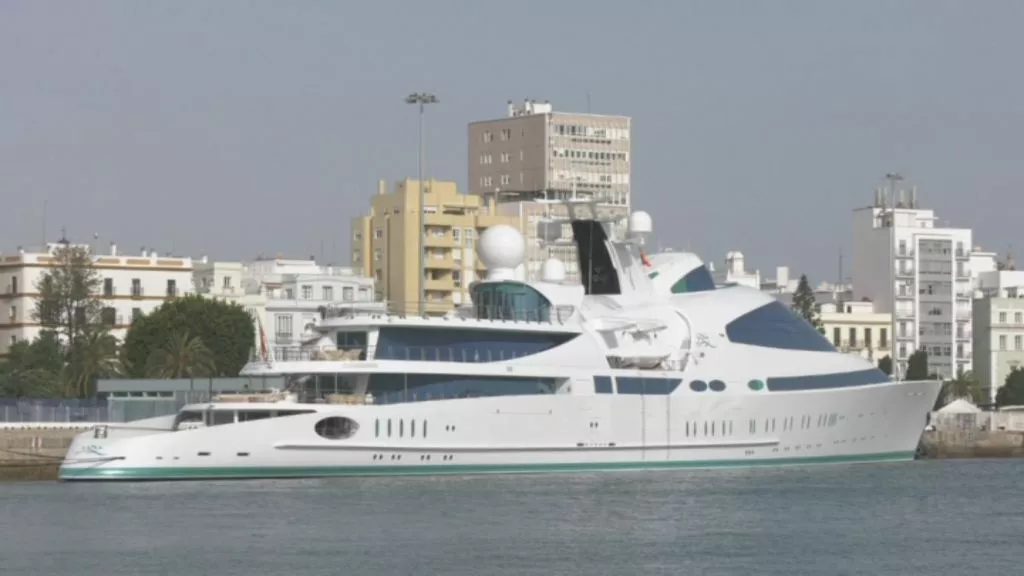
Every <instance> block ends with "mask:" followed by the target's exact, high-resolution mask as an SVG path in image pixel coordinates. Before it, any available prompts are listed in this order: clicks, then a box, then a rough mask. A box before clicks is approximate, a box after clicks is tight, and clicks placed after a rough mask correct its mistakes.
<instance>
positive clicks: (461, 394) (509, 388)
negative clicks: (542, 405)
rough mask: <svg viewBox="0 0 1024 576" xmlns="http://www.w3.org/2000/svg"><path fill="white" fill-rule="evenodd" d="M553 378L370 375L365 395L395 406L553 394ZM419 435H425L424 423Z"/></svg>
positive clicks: (554, 385)
mask: <svg viewBox="0 0 1024 576" xmlns="http://www.w3.org/2000/svg"><path fill="white" fill-rule="evenodd" d="M555 388H556V381H555V379H554V378H513V377H506V376H459V375H445V374H379V373H377V374H370V377H369V383H368V384H367V393H369V394H370V395H372V396H373V403H374V404H395V403H401V402H420V401H426V400H441V399H454V398H476V397H484V396H531V395H541V394H543V395H547V394H554V392H555ZM423 434H424V435H426V423H424V429H423Z"/></svg>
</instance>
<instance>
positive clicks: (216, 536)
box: [0, 461, 1024, 576]
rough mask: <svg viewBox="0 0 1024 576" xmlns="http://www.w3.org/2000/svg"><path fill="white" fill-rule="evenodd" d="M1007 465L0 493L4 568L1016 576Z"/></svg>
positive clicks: (1014, 475) (1012, 473)
mask: <svg viewBox="0 0 1024 576" xmlns="http://www.w3.org/2000/svg"><path fill="white" fill-rule="evenodd" d="M1022 473H1024V463H1022V462H1020V461H991V462H980V461H956V462H950V461H947V462H915V463H906V464H886V465H857V466H821V467H805V468H778V469H750V470H714V471H671V472H626V473H596V474H585V475H583V474H581V475H522V476H475V477H461V478H451V477H438V478H346V479H318V480H274V481H243V482H182V483H158V482H155V483H132V484H55V483H34V484H8V485H4V486H2V487H0V510H3V515H2V516H0V531H2V532H0V533H2V534H3V538H2V540H0V558H2V563H3V564H2V566H3V570H2V573H3V574H12V575H13V574H18V575H22V574H58V573H59V574H74V575H76V576H93V575H103V576H109V575H113V574H132V575H140V574H161V575H164V574H175V575H191V574H197V575H198V574H217V575H218V576H229V575H235V574H238V575H242V574H245V575H247V576H248V575H254V574H293V575H296V576H299V575H307V574H308V575H313V574H324V575H327V574H330V575H332V576H334V575H338V574H466V575H474V576H476V575H479V574H481V573H486V574H488V575H489V576H493V575H495V574H509V575H521V574H545V575H549V574H586V575H588V576H592V575H599V574H636V573H641V572H642V573H655V574H658V573H665V574H742V575H750V574H779V575H783V574H785V575H789V574H871V575H876V574H900V575H906V574H922V575H928V576H940V575H954V574H955V575H957V576H959V575H962V574H967V573H975V572H977V571H984V572H992V573H1001V574H1013V573H1017V572H1018V570H1019V566H1018V563H1019V552H1020V550H1022V549H1024V548H1022V547H1021V544H1020V526H1022V525H1024V507H1021V506H1019V505H1017V502H1018V484H1019V480H1018V479H1019V477H1020V475H1021V474H1022Z"/></svg>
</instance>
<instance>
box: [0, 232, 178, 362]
mask: <svg viewBox="0 0 1024 576" xmlns="http://www.w3.org/2000/svg"><path fill="white" fill-rule="evenodd" d="M64 245H69V244H67V243H66V242H58V243H52V244H48V245H47V246H46V248H45V249H41V250H35V251H25V250H19V251H18V253H16V254H7V255H0V288H2V289H3V293H2V294H0V303H2V305H3V308H5V310H3V312H0V355H6V354H7V353H8V351H9V350H10V347H11V345H12V344H14V343H16V342H19V341H22V340H27V341H32V340H34V339H35V338H36V337H37V336H38V335H39V333H40V332H41V331H42V330H43V326H42V325H41V324H39V322H38V321H37V320H36V318H35V308H36V302H37V301H38V296H39V293H38V290H37V288H36V286H37V285H38V283H39V281H40V279H41V278H42V277H43V275H44V274H46V272H47V271H48V270H50V269H52V268H53V266H54V265H55V263H56V262H57V260H56V257H55V254H56V251H57V250H58V249H59V248H61V247H62V246H64ZM81 247H83V248H86V249H90V250H91V247H90V246H88V245H81ZM92 265H93V268H94V269H95V271H96V273H97V274H98V275H99V277H100V279H101V283H100V288H99V291H98V293H97V294H96V298H97V299H98V300H101V301H102V302H103V308H102V310H101V312H100V318H99V321H100V322H102V323H103V324H105V325H106V326H107V327H108V328H109V329H110V333H111V334H112V335H113V336H115V337H117V338H119V339H123V338H124V335H125V333H126V332H127V330H128V327H129V326H131V323H132V322H133V321H134V319H135V318H137V317H139V316H141V315H143V314H148V313H150V312H152V311H153V310H155V309H156V308H158V307H159V306H160V305H161V304H163V303H164V302H166V301H167V300H169V299H171V298H176V297H178V296H183V295H185V294H187V293H188V292H189V291H191V289H192V259H191V258H179V257H172V256H158V255H157V253H156V252H154V251H146V250H143V251H141V252H140V253H139V254H137V255H122V254H118V251H117V246H116V245H113V244H111V246H110V250H109V251H108V253H107V254H98V253H94V255H93V256H92Z"/></svg>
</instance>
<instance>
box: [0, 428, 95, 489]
mask: <svg viewBox="0 0 1024 576" xmlns="http://www.w3.org/2000/svg"><path fill="white" fill-rule="evenodd" d="M94 425H95V424H92V423H89V424H85V423H82V424H78V423H76V424H55V423H52V422H41V423H38V424H32V423H26V424H0V481H25V480H56V479H57V471H58V469H59V468H60V462H61V460H63V459H64V455H65V454H67V452H68V448H69V447H70V446H71V441H72V440H73V439H74V437H75V436H76V435H77V434H79V433H80V432H82V431H84V430H87V429H89V428H91V427H92V426H94Z"/></svg>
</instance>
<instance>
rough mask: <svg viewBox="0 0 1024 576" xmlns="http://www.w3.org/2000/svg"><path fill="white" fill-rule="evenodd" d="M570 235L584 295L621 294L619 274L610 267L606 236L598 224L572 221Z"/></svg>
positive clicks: (595, 222) (588, 221) (592, 221)
mask: <svg viewBox="0 0 1024 576" xmlns="http://www.w3.org/2000/svg"><path fill="white" fill-rule="evenodd" d="M572 235H573V240H574V241H575V242H576V248H577V256H578V258H579V263H580V282H581V283H582V284H583V290H584V292H585V293H586V294H621V293H622V290H621V288H620V287H619V274H618V272H616V270H615V268H614V267H613V266H612V257H611V255H610V254H609V253H608V246H606V245H605V240H607V239H608V235H607V234H605V232H604V228H603V227H602V226H601V223H600V222H597V221H595V220H573V221H572Z"/></svg>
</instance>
